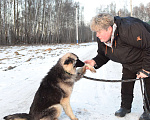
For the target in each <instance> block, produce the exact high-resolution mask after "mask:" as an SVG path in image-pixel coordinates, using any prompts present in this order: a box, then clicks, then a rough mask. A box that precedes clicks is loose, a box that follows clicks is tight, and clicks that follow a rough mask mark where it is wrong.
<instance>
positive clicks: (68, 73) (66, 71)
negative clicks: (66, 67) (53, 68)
mask: <svg viewBox="0 0 150 120" xmlns="http://www.w3.org/2000/svg"><path fill="white" fill-rule="evenodd" d="M65 73H67V74H68V75H74V74H71V73H69V72H67V71H65Z"/></svg>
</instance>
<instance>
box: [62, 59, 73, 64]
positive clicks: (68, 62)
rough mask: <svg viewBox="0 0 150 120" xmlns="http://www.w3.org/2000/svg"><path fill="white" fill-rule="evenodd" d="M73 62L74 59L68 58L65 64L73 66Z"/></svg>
mask: <svg viewBox="0 0 150 120" xmlns="http://www.w3.org/2000/svg"><path fill="white" fill-rule="evenodd" d="M73 61H74V59H72V58H68V59H67V60H66V61H65V62H64V64H70V63H71V64H73Z"/></svg>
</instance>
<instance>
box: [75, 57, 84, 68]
mask: <svg viewBox="0 0 150 120" xmlns="http://www.w3.org/2000/svg"><path fill="white" fill-rule="evenodd" d="M84 64H85V63H84V62H82V61H81V60H79V59H77V61H76V64H75V67H82V66H84Z"/></svg>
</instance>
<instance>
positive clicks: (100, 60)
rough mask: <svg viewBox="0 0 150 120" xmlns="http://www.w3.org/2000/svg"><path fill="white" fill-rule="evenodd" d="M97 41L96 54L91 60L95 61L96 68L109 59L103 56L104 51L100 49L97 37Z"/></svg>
mask: <svg viewBox="0 0 150 120" xmlns="http://www.w3.org/2000/svg"><path fill="white" fill-rule="evenodd" d="M97 43H98V50H97V53H98V54H97V56H96V57H94V58H93V60H94V61H95V62H96V67H95V68H96V69H98V68H100V67H101V66H102V65H104V64H106V63H107V62H108V61H109V58H108V57H106V56H105V53H104V52H103V51H102V49H101V47H100V46H101V44H102V43H101V42H100V40H99V38H97Z"/></svg>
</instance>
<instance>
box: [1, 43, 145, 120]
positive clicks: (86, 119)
mask: <svg viewBox="0 0 150 120" xmlns="http://www.w3.org/2000/svg"><path fill="white" fill-rule="evenodd" d="M96 51H97V44H96V43H95V42H93V43H84V44H79V45H75V44H63V45H60V44H59V45H43V46H14V47H11V46H10V47H0V120H2V119H3V117H4V116H5V115H8V114H14V113H27V112H28V111H29V108H30V105H31V103H32V100H33V97H34V94H35V92H36V90H37V89H38V87H39V85H40V82H41V80H42V78H43V77H44V76H45V75H46V73H47V72H48V71H49V69H50V68H51V67H52V66H53V65H54V64H55V63H56V62H57V60H58V59H59V58H60V57H61V56H63V55H64V54H65V53H67V52H73V53H75V54H77V55H78V56H79V58H80V59H81V60H82V61H84V60H87V59H91V58H93V57H94V56H95V55H96V54H97V53H96ZM121 70H122V67H121V65H120V64H118V63H114V62H112V61H109V62H108V63H107V64H106V65H104V66H103V67H101V68H100V69H98V70H97V73H91V72H90V71H87V73H86V76H89V77H94V78H103V79H121ZM120 89H121V83H104V82H96V81H91V80H87V79H84V78H82V79H81V80H80V81H78V82H77V83H76V84H75V86H74V90H73V93H72V96H71V106H72V109H73V112H74V114H75V115H76V116H77V118H79V120H138V119H139V116H140V115H141V114H142V112H143V109H142V96H141V91H140V83H139V82H138V81H137V82H136V83H135V88H134V93H135V97H134V101H133V107H132V112H131V113H130V114H127V115H126V116H125V117H123V118H119V117H116V116H115V115H114V113H115V111H116V110H118V109H119V108H120ZM60 120H69V118H68V116H67V115H65V113H64V112H62V115H61V117H60Z"/></svg>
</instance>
